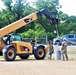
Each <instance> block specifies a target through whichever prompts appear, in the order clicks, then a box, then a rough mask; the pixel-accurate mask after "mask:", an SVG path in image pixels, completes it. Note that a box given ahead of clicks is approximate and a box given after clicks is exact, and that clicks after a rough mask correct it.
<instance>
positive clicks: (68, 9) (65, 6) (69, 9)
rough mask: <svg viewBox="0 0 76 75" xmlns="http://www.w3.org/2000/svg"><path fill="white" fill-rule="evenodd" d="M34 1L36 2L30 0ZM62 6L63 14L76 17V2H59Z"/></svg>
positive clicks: (1, 5) (1, 4)
mask: <svg viewBox="0 0 76 75" xmlns="http://www.w3.org/2000/svg"><path fill="white" fill-rule="evenodd" d="M29 1H34V0H29ZM59 2H60V5H62V8H61V9H60V10H62V11H63V13H65V14H68V15H69V16H71V15H74V16H76V9H75V8H76V0H59ZM2 8H5V7H4V6H3V3H2V2H1V0H0V10H1V9H2Z"/></svg>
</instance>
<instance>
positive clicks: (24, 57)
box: [19, 55, 29, 59]
mask: <svg viewBox="0 0 76 75" xmlns="http://www.w3.org/2000/svg"><path fill="white" fill-rule="evenodd" d="M19 57H20V58H21V59H28V57H29V55H20V56H19Z"/></svg>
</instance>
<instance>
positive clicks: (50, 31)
mask: <svg viewBox="0 0 76 75" xmlns="http://www.w3.org/2000/svg"><path fill="white" fill-rule="evenodd" d="M2 2H3V3H4V5H5V7H6V9H2V10H1V11H0V28H2V27H4V26H7V25H9V24H10V23H12V22H15V21H17V20H19V19H21V18H23V17H25V16H27V15H29V14H31V13H33V12H36V11H40V10H41V9H43V8H46V9H47V10H48V11H49V12H50V13H53V15H54V14H55V15H56V14H57V15H58V16H59V17H58V18H59V20H60V22H61V23H60V24H58V25H52V24H50V23H49V21H48V20H47V18H46V17H45V16H42V17H41V18H39V19H38V20H36V21H33V22H32V23H30V24H28V25H26V26H24V27H22V28H20V29H18V30H16V31H15V33H19V34H20V35H22V37H23V38H26V37H27V38H43V37H45V36H46V34H47V36H48V38H49V39H53V38H55V37H57V34H54V30H58V34H59V36H62V35H64V34H70V33H72V34H75V33H76V17H75V16H68V15H67V14H64V13H63V12H62V11H60V10H59V9H60V4H59V0H35V1H34V2H28V0H2ZM56 26H57V27H56Z"/></svg>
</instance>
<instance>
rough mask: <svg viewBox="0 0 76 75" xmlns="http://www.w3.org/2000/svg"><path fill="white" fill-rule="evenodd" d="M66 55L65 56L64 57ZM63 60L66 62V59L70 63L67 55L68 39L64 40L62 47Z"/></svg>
mask: <svg viewBox="0 0 76 75" xmlns="http://www.w3.org/2000/svg"><path fill="white" fill-rule="evenodd" d="M64 55H65V56H64ZM61 58H62V60H63V61H64V60H65V58H66V60H67V61H68V55H67V41H66V38H63V42H62V47H61Z"/></svg>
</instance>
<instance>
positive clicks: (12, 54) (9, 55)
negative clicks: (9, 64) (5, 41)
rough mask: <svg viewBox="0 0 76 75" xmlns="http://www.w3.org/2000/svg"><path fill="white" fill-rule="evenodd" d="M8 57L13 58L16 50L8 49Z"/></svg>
mask: <svg viewBox="0 0 76 75" xmlns="http://www.w3.org/2000/svg"><path fill="white" fill-rule="evenodd" d="M8 57H9V58H13V57H14V51H13V50H9V51H8Z"/></svg>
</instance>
